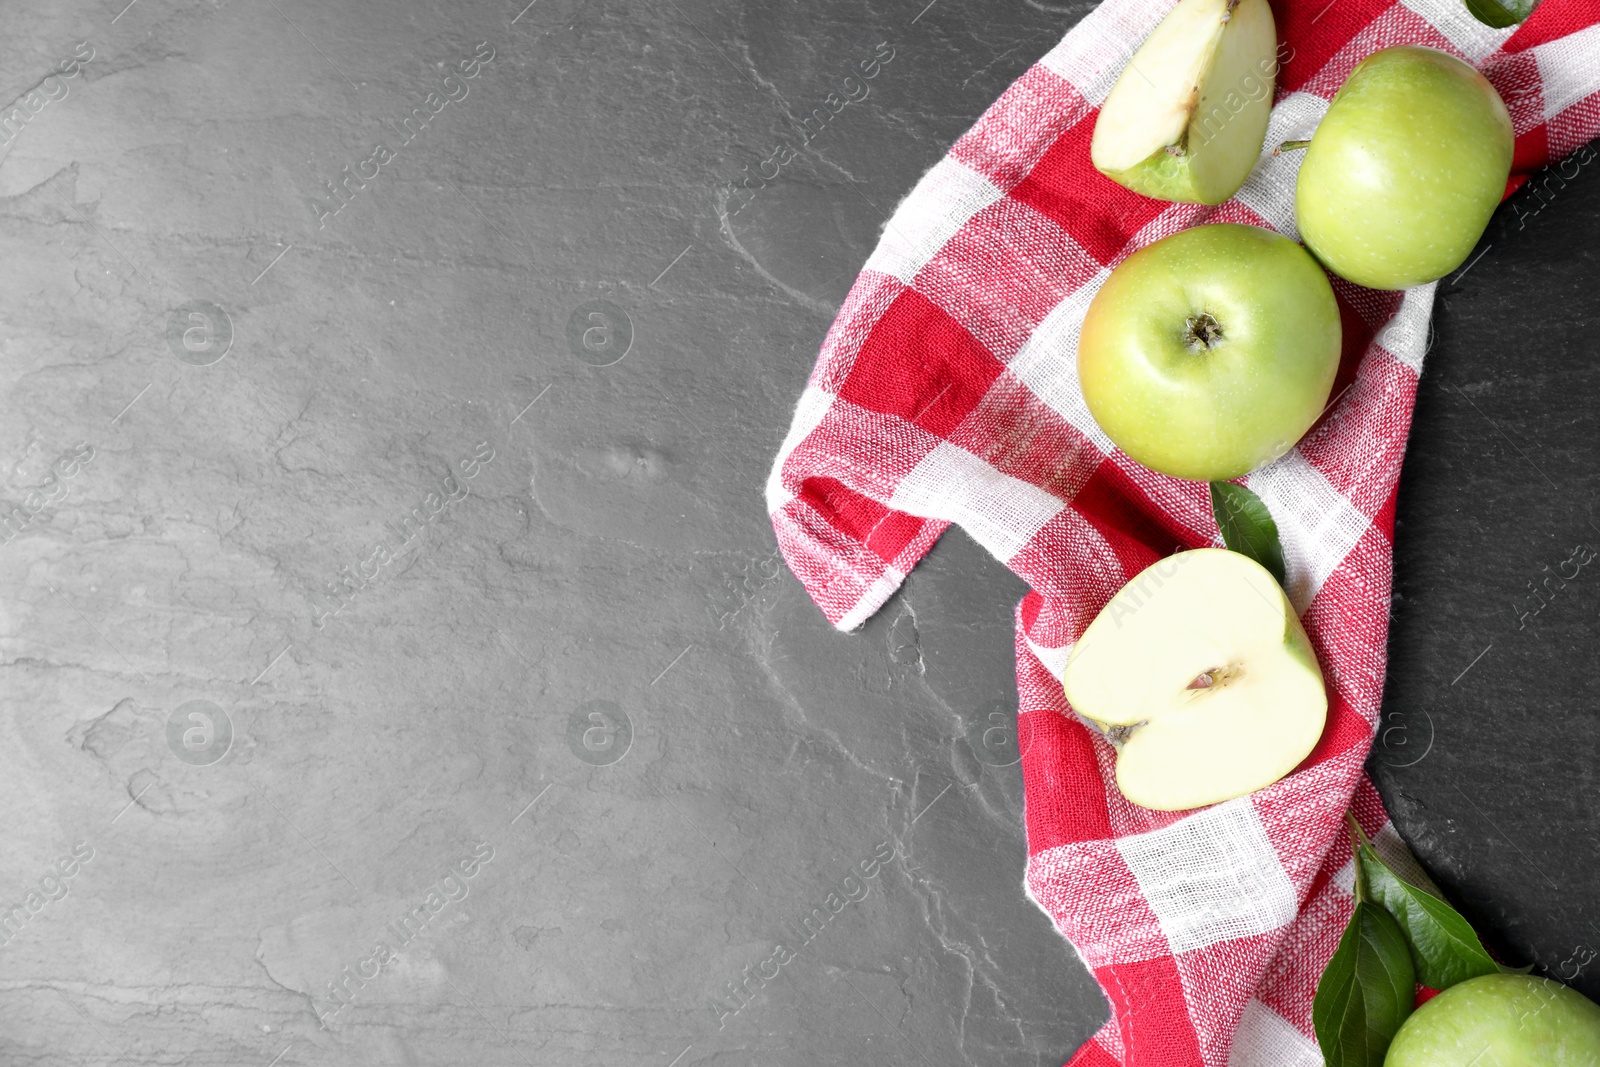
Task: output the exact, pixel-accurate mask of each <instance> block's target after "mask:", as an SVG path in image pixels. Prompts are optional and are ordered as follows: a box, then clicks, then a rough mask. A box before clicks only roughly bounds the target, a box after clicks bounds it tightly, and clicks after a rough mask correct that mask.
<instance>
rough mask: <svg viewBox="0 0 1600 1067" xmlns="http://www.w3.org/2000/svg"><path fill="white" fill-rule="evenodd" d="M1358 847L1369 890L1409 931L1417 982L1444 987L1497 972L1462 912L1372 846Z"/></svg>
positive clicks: (1435, 987) (1403, 928)
mask: <svg viewBox="0 0 1600 1067" xmlns="http://www.w3.org/2000/svg"><path fill="white" fill-rule="evenodd" d="M1360 851H1361V865H1362V867H1363V868H1364V869H1365V870H1366V874H1367V890H1368V893H1369V894H1370V895H1371V897H1372V899H1373V900H1375V901H1377V902H1378V903H1379V904H1381V905H1383V907H1384V910H1385V911H1387V912H1388V913H1389V914H1390V915H1392V916H1393V917H1394V919H1395V921H1396V922H1397V923H1399V924H1400V929H1401V930H1402V931H1404V932H1405V935H1406V941H1407V943H1408V944H1410V946H1411V958H1412V959H1413V960H1414V961H1415V962H1416V965H1417V980H1418V981H1420V982H1421V983H1422V984H1423V985H1425V986H1428V987H1430V988H1432V989H1438V990H1445V989H1449V988H1450V987H1451V986H1453V985H1455V984H1456V983H1457V982H1465V981H1466V980H1467V979H1468V978H1478V977H1481V976H1482V975H1486V974H1496V973H1498V972H1499V970H1500V965H1499V964H1497V963H1495V961H1494V959H1493V957H1491V956H1490V955H1489V953H1488V952H1486V951H1484V947H1483V942H1481V941H1479V940H1478V935H1477V934H1475V933H1473V931H1472V926H1471V924H1470V923H1468V922H1467V920H1466V919H1464V918H1462V917H1461V913H1460V912H1458V911H1456V909H1454V908H1452V907H1451V906H1450V905H1449V904H1446V903H1445V902H1444V901H1442V900H1440V899H1439V898H1438V897H1436V896H1434V895H1433V894H1432V893H1427V892H1424V891H1423V890H1421V889H1418V888H1417V887H1416V886H1414V885H1411V884H1410V883H1408V882H1406V881H1405V880H1404V879H1402V878H1401V877H1400V876H1399V875H1397V874H1395V873H1394V871H1393V870H1392V869H1390V867H1389V865H1388V864H1386V863H1384V862H1383V860H1381V859H1379V858H1378V854H1377V853H1376V852H1374V851H1373V849H1372V846H1371V845H1369V844H1366V843H1363V844H1362V845H1361V847H1360Z"/></svg>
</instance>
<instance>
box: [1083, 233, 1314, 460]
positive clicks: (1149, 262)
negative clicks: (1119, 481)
mask: <svg viewBox="0 0 1600 1067" xmlns="http://www.w3.org/2000/svg"><path fill="white" fill-rule="evenodd" d="M1202 315H1210V316H1211V319H1212V321H1214V322H1215V324H1216V325H1217V327H1218V328H1219V329H1220V331H1221V338H1220V340H1219V341H1218V342H1217V343H1216V344H1215V345H1214V347H1210V348H1207V349H1197V348H1196V346H1195V344H1194V343H1192V341H1191V340H1190V338H1191V336H1192V331H1191V330H1190V329H1189V322H1190V320H1192V319H1196V318H1198V317H1200V316H1202ZM1339 345H1340V327H1339V308H1338V305H1337V304H1335V303H1334V299H1333V287H1332V286H1330V285H1329V284H1328V278H1327V275H1325V274H1324V273H1323V271H1322V268H1321V267H1319V266H1318V265H1317V263H1316V261H1315V260H1313V259H1312V258H1311V256H1310V255H1309V254H1308V253H1307V252H1306V250H1305V249H1303V248H1301V247H1300V246H1299V245H1297V244H1295V243H1294V242H1293V241H1291V240H1289V239H1288V238H1287V237H1283V236H1280V235H1279V234H1276V233H1273V232H1272V231H1270V230H1264V229H1261V228H1260V227H1257V226H1244V225H1240V224H1237V223H1219V224H1216V225H1211V226H1194V227H1191V228H1190V229H1187V230H1183V231H1181V232H1179V233H1176V234H1173V235H1172V236H1171V237H1166V238H1163V239H1162V240H1160V241H1157V242H1156V243H1155V244H1152V245H1149V246H1148V247H1145V248H1142V249H1140V250H1139V251H1137V252H1135V253H1133V255H1131V256H1129V257H1128V258H1127V259H1126V260H1124V261H1123V262H1122V263H1121V264H1120V265H1119V266H1118V267H1117V268H1116V269H1115V270H1113V271H1112V272H1111V276H1110V277H1108V278H1107V279H1106V281H1105V284H1104V285H1102V286H1101V287H1100V291H1099V292H1098V293H1097V294H1095V298H1094V300H1093V301H1091V302H1090V304H1089V310H1088V312H1087V313H1086V314H1085V316H1084V320H1083V330H1082V332H1081V333H1080V334H1079V338H1078V380H1079V383H1080V385H1081V386H1082V389H1083V397H1084V400H1085V401H1086V402H1087V403H1088V406H1089V412H1090V414H1092V415H1093V416H1094V418H1095V421H1096V422H1098V423H1099V424H1100V428H1101V429H1102V430H1104V431H1105V433H1106V436H1107V437H1109V438H1111V440H1112V441H1113V442H1114V443H1115V444H1116V445H1117V447H1118V448H1120V449H1122V450H1123V451H1124V452H1126V453H1127V454H1128V455H1129V456H1130V457H1132V458H1133V459H1134V460H1135V461H1137V462H1139V463H1142V464H1143V465H1144V466H1146V467H1149V468H1150V469H1151V470H1154V471H1158V472H1160V473H1162V474H1170V475H1172V476H1174V477H1177V478H1193V479H1196V480H1199V481H1226V480H1228V479H1231V478H1237V477H1239V476H1240V475H1243V474H1248V473H1249V472H1250V471H1252V470H1254V469H1255V468H1257V467H1259V466H1261V465H1262V464H1265V463H1268V462H1270V461H1272V460H1274V459H1277V458H1278V457H1279V456H1281V455H1283V453H1285V452H1287V451H1288V450H1289V449H1290V448H1291V447H1292V446H1293V445H1294V443H1295V442H1296V441H1298V440H1300V437H1301V436H1302V435H1303V434H1304V433H1305V432H1306V430H1308V429H1310V428H1311V425H1312V423H1314V422H1315V421H1316V420H1317V417H1318V416H1319V415H1320V414H1321V413H1322V410H1323V408H1324V406H1325V405H1326V404H1327V402H1328V393H1329V391H1330V389H1331V388H1332V386H1333V378H1334V374H1335V373H1336V372H1337V371H1338V369H1339Z"/></svg>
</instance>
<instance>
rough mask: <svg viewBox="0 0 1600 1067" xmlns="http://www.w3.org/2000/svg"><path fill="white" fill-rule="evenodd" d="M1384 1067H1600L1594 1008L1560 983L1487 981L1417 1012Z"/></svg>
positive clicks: (1497, 977) (1598, 1013)
mask: <svg viewBox="0 0 1600 1067" xmlns="http://www.w3.org/2000/svg"><path fill="white" fill-rule="evenodd" d="M1383 1064H1384V1067H1468V1065H1469V1064H1470V1065H1471V1067H1600V1005H1597V1004H1595V1003H1594V1001H1592V1000H1590V999H1588V998H1587V997H1585V996H1583V995H1582V994H1581V993H1578V992H1576V991H1574V990H1571V989H1568V988H1567V987H1566V986H1564V985H1561V984H1560V983H1559V982H1552V981H1550V979H1548V978H1534V977H1532V976H1531V975H1525V974H1488V975H1484V976H1483V977H1482V978H1473V979H1470V980H1468V981H1465V982H1462V983H1461V984H1460V985H1453V986H1451V987H1450V988H1449V989H1446V990H1445V991H1444V992H1443V993H1440V994H1439V995H1438V996H1436V997H1434V998H1433V999H1432V1000H1430V1001H1428V1002H1427V1003H1426V1004H1424V1005H1423V1006H1422V1007H1420V1008H1418V1009H1417V1010H1416V1011H1415V1012H1414V1013H1412V1015H1411V1017H1410V1018H1409V1019H1407V1020H1406V1022H1405V1025H1404V1026H1402V1027H1400V1032H1399V1033H1398V1034H1396V1035H1395V1038H1394V1041H1393V1042H1392V1043H1391V1044H1390V1045H1389V1053H1388V1055H1387V1056H1386V1057H1385V1058H1384V1061H1383Z"/></svg>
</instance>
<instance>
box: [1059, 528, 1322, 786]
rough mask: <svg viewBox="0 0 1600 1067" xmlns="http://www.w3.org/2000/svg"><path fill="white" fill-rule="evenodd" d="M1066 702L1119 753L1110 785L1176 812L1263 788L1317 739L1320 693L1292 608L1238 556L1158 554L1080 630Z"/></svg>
mask: <svg viewBox="0 0 1600 1067" xmlns="http://www.w3.org/2000/svg"><path fill="white" fill-rule="evenodd" d="M1062 682H1063V685H1064V687H1065V689H1066V694H1067V701H1068V702H1069V703H1070V704H1071V705H1072V707H1073V708H1074V709H1075V710H1076V711H1077V712H1078V714H1080V715H1082V716H1083V717H1084V718H1086V719H1088V720H1090V721H1092V722H1093V723H1094V724H1095V725H1096V726H1098V727H1099V728H1100V729H1101V730H1102V731H1103V732H1104V733H1105V735H1106V736H1107V737H1108V738H1109V739H1110V740H1111V742H1112V744H1113V745H1115V746H1116V748H1117V788H1119V789H1120V790H1122V795H1123V796H1125V797H1127V798H1128V799H1129V800H1131V801H1133V802H1134V803H1135V804H1138V805H1140V806H1142V807H1146V808H1155V809H1157V810H1159V811H1182V810H1184V809H1187V808H1198V807H1202V806H1204V805H1206V804H1217V803H1220V802H1222V801H1224V800H1231V799H1233V798H1234V797H1238V796H1243V795H1244V794H1246V793H1250V792H1254V791H1255V790H1257V789H1260V788H1263V787H1264V786H1268V785H1271V784H1272V783H1273V782H1276V781H1277V780H1278V779H1280V778H1282V777H1283V776H1284V775H1286V774H1288V773H1289V772H1290V771H1292V770H1294V768H1295V766H1296V765H1297V764H1299V762H1300V761H1301V760H1303V759H1305V757H1306V756H1307V754H1309V753H1310V752H1311V750H1312V748H1313V747H1315V746H1316V743H1317V739H1318V738H1319V737H1321V736H1322V726H1323V722H1324V720H1325V719H1326V718H1327V712H1328V695H1327V690H1326V689H1325V688H1324V686H1323V682H1322V670H1321V668H1320V667H1319V666H1318V665H1317V657H1316V654H1315V653H1314V652H1313V651H1312V649H1311V644H1310V642H1309V641H1308V640H1307V639H1306V632H1305V630H1304V629H1303V628H1302V627H1301V625H1300V619H1299V617H1298V616H1296V615H1295V612H1294V607H1293V606H1292V605H1291V604H1290V603H1289V598H1288V597H1286V596H1285V595H1284V593H1283V589H1282V588H1280V587H1279V585H1278V583H1277V581H1276V580H1274V579H1273V577H1272V575H1271V574H1270V573H1268V571H1267V569H1266V568H1265V567H1263V566H1261V564H1259V563H1257V562H1255V561H1254V560H1252V559H1250V558H1248V557H1246V556H1242V555H1240V554H1239V553H1237V552H1230V551H1227V550H1226V549H1220V548H1201V549H1196V550H1194V551H1191V552H1179V553H1177V554H1175V555H1172V556H1168V557H1167V558H1166V559H1163V560H1160V561H1158V562H1156V563H1154V564H1152V565H1151V566H1149V567H1147V568H1145V569H1144V570H1143V571H1141V572H1140V573H1139V575H1138V577H1136V578H1134V579H1133V581H1131V582H1129V583H1128V584H1127V585H1125V586H1123V587H1122V589H1121V591H1119V592H1118V593H1117V595H1116V596H1114V597H1112V598H1111V602H1110V603H1108V604H1107V605H1106V606H1105V609H1104V610H1103V611H1101V612H1100V614H1099V615H1098V616H1096V617H1095V620H1094V622H1092V623H1090V624H1089V628H1088V629H1087V630H1085V631H1084V634H1083V638H1082V639H1081V640H1080V641H1079V642H1078V643H1077V646H1076V647H1075V648H1074V649H1073V650H1072V655H1071V656H1070V657H1068V659H1067V666H1066V671H1065V673H1064V675H1063V678H1062Z"/></svg>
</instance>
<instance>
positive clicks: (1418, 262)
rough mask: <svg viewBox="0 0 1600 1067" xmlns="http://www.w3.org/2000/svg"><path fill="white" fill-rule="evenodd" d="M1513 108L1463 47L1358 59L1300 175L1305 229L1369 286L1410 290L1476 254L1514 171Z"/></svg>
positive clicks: (1298, 211) (1300, 219) (1339, 267)
mask: <svg viewBox="0 0 1600 1067" xmlns="http://www.w3.org/2000/svg"><path fill="white" fill-rule="evenodd" d="M1512 141H1513V135H1512V130H1511V116H1510V115H1509V114H1507V113H1506V105H1505V102H1504V101H1502V100H1501V99H1500V94H1499V93H1497V92H1495V90H1494V86H1492V85H1490V84H1489V81H1488V79H1486V78H1485V77H1484V76H1483V75H1482V74H1479V73H1478V72H1477V71H1475V70H1473V69H1472V68H1471V67H1469V66H1468V65H1467V64H1465V63H1463V62H1461V60H1459V59H1456V58H1455V57H1453V56H1448V55H1445V54H1444V53H1443V52H1439V51H1435V50H1434V49H1432V48H1422V47H1418V46H1415V45H1401V46H1398V47H1395V48H1385V49H1384V50H1383V51H1381V52H1374V53H1373V54H1372V55H1370V56H1368V57H1367V58H1366V59H1364V60H1362V61H1361V62H1360V63H1359V64H1357V66H1356V68H1355V69H1354V70H1353V71H1351V72H1350V77H1348V78H1347V79H1345V83H1344V85H1342V86H1341V87H1340V88H1339V91H1338V92H1337V93H1336V94H1334V97H1333V102H1332V103H1331V104H1330V105H1329V106H1328V113H1327V114H1326V115H1324V116H1323V119H1322V122H1321V123H1320V124H1318V126H1317V130H1316V133H1315V134H1313V135H1312V138H1311V146H1310V147H1309V148H1307V149H1306V155H1305V159H1304V160H1303V161H1302V162H1301V165H1300V176H1299V179H1298V181H1297V182H1296V185H1295V221H1296V224H1297V225H1298V226H1299V228H1300V236H1301V238H1302V239H1304V241H1305V242H1306V245H1307V246H1308V247H1309V248H1310V249H1311V251H1312V252H1313V253H1315V254H1316V256H1317V258H1318V259H1320V260H1321V261H1322V262H1323V263H1324V264H1326V265H1327V267H1328V269H1329V270H1331V271H1333V272H1334V273H1335V274H1337V275H1339V276H1340V277H1342V278H1348V279H1349V280H1350V281H1353V282H1355V283H1356V284H1357V285H1365V286H1369V287H1371V288H1374V289H1406V288H1410V287H1411V286H1413V285H1422V284H1424V283H1426V282H1431V281H1434V280H1436V279H1438V278H1442V277H1444V276H1445V275H1446V274H1449V273H1450V272H1451V271H1453V270H1455V269H1456V268H1457V267H1459V266H1461V264H1462V263H1463V262H1464V261H1465V260H1466V258H1467V256H1468V255H1469V254H1470V253H1471V252H1472V249H1473V248H1474V247H1475V246H1476V245H1477V243H1478V239H1479V238H1480V237H1482V236H1483V231H1484V228H1485V227H1486V226H1488V224H1489V216H1490V215H1491V214H1493V213H1494V209H1495V206H1496V205H1497V204H1499V203H1500V199H1501V197H1502V196H1503V195H1504V193H1505V188H1506V178H1507V177H1508V176H1509V175H1510V173H1511V152H1512Z"/></svg>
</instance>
